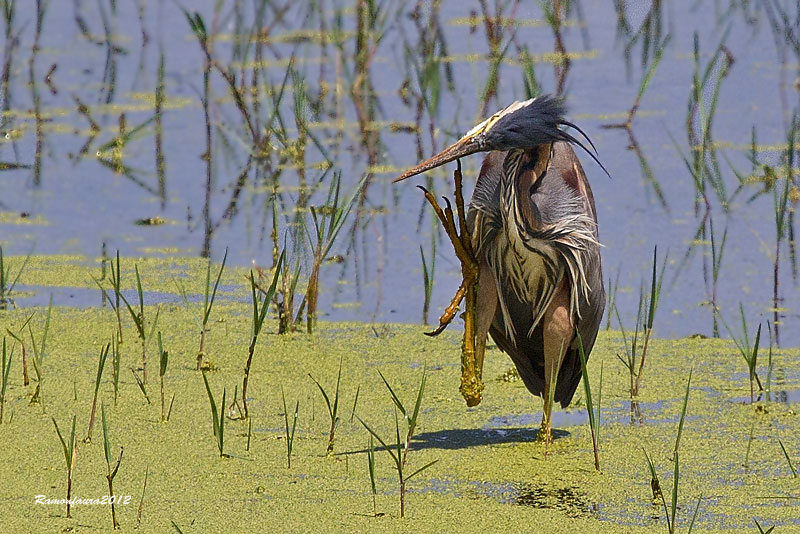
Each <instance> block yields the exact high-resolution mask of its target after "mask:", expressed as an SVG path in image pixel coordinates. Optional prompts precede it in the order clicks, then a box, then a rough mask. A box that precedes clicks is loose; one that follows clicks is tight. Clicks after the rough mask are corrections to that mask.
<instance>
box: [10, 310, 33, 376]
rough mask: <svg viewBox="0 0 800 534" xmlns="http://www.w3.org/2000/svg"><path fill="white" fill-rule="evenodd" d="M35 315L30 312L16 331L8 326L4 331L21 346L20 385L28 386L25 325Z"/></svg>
mask: <svg viewBox="0 0 800 534" xmlns="http://www.w3.org/2000/svg"><path fill="white" fill-rule="evenodd" d="M34 315H36V312H33V313H31V314H30V315H29V316H28V318H27V319H25V321H24V322H23V323H22V325H21V326H20V327H19V328H18V329H17V332H16V333H15V332H13V331H12V330H11V329H10V328H6V332H7V333H8V335H9V336H11V338H12V339H14V341H16V342H17V343H19V346H20V347H21V349H22V350H21V351H20V352H21V353H22V385H23V386H26V387H27V386H28V385H29V384H30V383H31V380H30V376H29V375H28V351H27V350H26V348H25V333H24V331H25V327H27V326H28V323H30V322H31V319H33V316H34Z"/></svg>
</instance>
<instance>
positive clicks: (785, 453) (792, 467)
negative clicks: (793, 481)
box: [778, 440, 797, 478]
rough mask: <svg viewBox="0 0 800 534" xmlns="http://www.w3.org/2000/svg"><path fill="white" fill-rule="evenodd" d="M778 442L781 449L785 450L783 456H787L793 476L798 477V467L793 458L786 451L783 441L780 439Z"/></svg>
mask: <svg viewBox="0 0 800 534" xmlns="http://www.w3.org/2000/svg"><path fill="white" fill-rule="evenodd" d="M778 443H780V445H781V450H782V451H783V456H784V457H785V458H786V463H787V464H789V470H790V471H791V472H792V477H794V478H797V469H796V468H795V466H794V464H792V459H791V458H789V453H788V452H786V447H784V446H783V441H781V440H778Z"/></svg>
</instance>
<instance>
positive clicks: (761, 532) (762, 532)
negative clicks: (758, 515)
mask: <svg viewBox="0 0 800 534" xmlns="http://www.w3.org/2000/svg"><path fill="white" fill-rule="evenodd" d="M753 523H755V524H756V528H758V532H759V534H770V533H771V532H772V531H773V530H775V525H772V526H771V527H769V528H768V529H766V530H764V527H762V526H761V525H760V524H759V522H758V520H757V519H755V518H754V519H753Z"/></svg>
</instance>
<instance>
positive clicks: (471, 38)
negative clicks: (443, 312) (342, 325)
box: [0, 0, 800, 345]
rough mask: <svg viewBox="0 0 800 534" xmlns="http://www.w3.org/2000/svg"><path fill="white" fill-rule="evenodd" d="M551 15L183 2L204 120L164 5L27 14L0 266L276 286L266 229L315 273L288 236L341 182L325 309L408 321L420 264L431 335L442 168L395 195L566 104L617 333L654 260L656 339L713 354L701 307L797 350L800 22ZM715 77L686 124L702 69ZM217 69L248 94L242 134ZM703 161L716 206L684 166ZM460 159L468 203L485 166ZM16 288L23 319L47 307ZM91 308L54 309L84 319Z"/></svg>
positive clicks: (17, 58)
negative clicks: (481, 132)
mask: <svg viewBox="0 0 800 534" xmlns="http://www.w3.org/2000/svg"><path fill="white" fill-rule="evenodd" d="M215 4H217V5H219V9H218V10H217V11H215ZM551 4H552V3H545V4H543V5H544V6H548V5H551ZM556 4H558V6H557V9H558V15H557V20H555V21H554V20H553V18H552V16H551V17H550V19H549V20H548V13H546V12H545V10H543V8H542V6H540V5H539V4H537V3H536V2H514V1H501V0H498V1H477V0H475V1H467V2H463V1H453V0H443V1H441V2H420V3H415V2H395V1H383V2H364V3H359V2H344V1H335V0H333V1H327V0H326V1H316V2H310V1H309V2H282V1H252V2H251V1H236V2H211V1H207V2H190V3H187V7H190V8H191V9H192V10H198V11H199V13H200V14H201V15H202V19H203V22H204V25H205V31H206V32H207V35H208V36H209V42H210V57H211V58H212V60H213V61H214V62H215V64H216V65H218V66H219V67H220V69H217V68H215V67H214V66H212V67H211V68H210V69H209V75H208V80H209V91H208V117H207V119H208V120H206V114H205V112H204V106H203V100H204V94H205V92H204V68H205V66H206V63H205V56H204V53H203V50H202V49H201V47H200V45H199V43H198V38H197V35H196V34H195V33H194V32H193V31H192V29H191V28H190V25H189V23H188V22H187V17H186V15H185V14H184V13H183V12H182V11H181V9H180V7H179V5H178V4H177V3H175V2H171V1H158V0H141V1H132V0H131V1H124V2H115V1H113V0H112V1H110V2H107V1H105V0H101V1H99V2H95V1H83V0H75V1H73V2H67V1H62V0H58V1H53V2H49V3H47V2H41V3H40V2H33V1H25V2H16V3H15V12H14V17H13V20H11V21H8V20H6V24H5V26H4V36H5V39H4V41H3V42H4V48H3V65H4V72H5V73H6V75H5V77H4V79H3V83H2V88H1V90H0V91H1V92H0V103H2V106H3V115H2V121H0V132H2V136H0V162H2V164H0V243H2V245H3V248H4V252H5V254H6V255H19V256H24V255H26V254H27V253H28V252H29V251H31V250H33V251H34V253H35V254H40V255H41V254H44V255H51V254H70V255H76V254H77V255H82V256H85V257H87V258H96V257H98V256H100V255H101V254H102V253H103V251H105V252H106V253H108V254H109V255H110V254H112V253H113V251H114V250H117V249H118V250H120V252H121V253H122V254H123V255H126V256H153V255H157V256H158V255H163V256H185V255H189V256H210V257H212V258H214V259H215V260H217V261H219V259H220V258H221V257H222V255H223V254H224V251H225V249H226V248H227V249H228V251H229V261H230V262H232V263H234V264H237V265H242V266H247V265H251V264H256V265H263V266H270V265H271V264H272V261H273V257H272V251H273V239H274V236H273V234H272V228H273V211H274V210H277V212H276V213H277V219H278V221H279V227H280V230H279V231H278V233H277V234H278V235H277V237H278V240H279V241H280V245H279V246H280V247H282V246H283V245H284V244H285V242H286V241H288V242H289V245H290V248H291V247H292V246H293V247H294V248H293V250H294V252H295V256H299V257H301V258H302V261H301V266H302V268H303V269H305V270H307V268H308V263H309V262H310V253H309V252H307V251H306V249H307V246H306V245H305V242H306V239H305V235H304V234H303V233H302V232H299V233H298V232H292V230H291V229H292V227H293V224H294V223H296V219H295V216H296V214H297V213H298V209H299V210H300V212H302V211H303V210H304V209H305V208H307V207H309V206H320V205H322V204H324V203H325V199H326V195H327V192H328V189H329V184H330V183H331V180H333V177H334V175H335V174H336V173H338V172H341V177H342V178H341V179H342V193H341V194H342V197H347V196H349V195H350V194H351V193H352V192H353V191H354V190H355V188H356V186H357V184H358V183H359V182H360V181H361V180H362V178H364V177H365V176H366V177H367V181H366V186H365V189H364V194H363V196H361V197H359V198H358V200H357V201H356V204H357V207H356V208H355V209H354V210H353V213H352V215H351V216H350V218H349V219H348V221H347V223H346V225H345V227H344V229H343V230H342V232H341V234H340V236H339V237H338V238H337V241H336V243H335V245H334V247H333V249H332V250H331V253H330V256H331V260H332V261H329V262H327V263H325V265H324V266H323V270H322V282H321V283H322V294H321V297H320V298H321V301H320V309H321V311H322V312H323V314H324V315H325V316H327V317H328V318H331V319H334V320H353V319H354V320H360V321H380V322H420V321H421V320H422V316H423V310H422V308H423V301H424V284H423V274H422V260H421V255H420V247H421V248H422V250H423V251H424V253H425V257H426V259H427V262H428V264H429V265H428V266H429V268H430V267H431V265H430V264H431V263H432V262H433V261H434V260H432V257H434V256H435V266H434V267H432V268H433V273H434V274H433V291H432V299H431V305H430V318H429V319H430V320H432V321H433V320H435V319H436V316H437V314H438V311H439V310H440V309H441V308H442V307H444V306H445V305H446V304H447V302H449V299H450V297H451V296H452V293H453V292H454V291H455V289H456V287H457V285H458V283H459V281H460V271H459V267H458V264H457V261H456V260H455V258H454V256H453V253H452V250H451V247H450V245H449V244H448V242H447V241H446V239H445V238H444V235H443V233H442V232H441V230H440V229H439V227H438V225H437V223H436V222H435V221H434V220H433V218H432V213H431V211H430V209H429V207H428V206H427V205H426V204H425V203H424V199H423V197H422V195H421V193H420V191H419V190H418V189H417V188H415V187H413V186H414V185H416V184H424V185H426V186H427V187H429V188H431V189H432V190H434V192H435V193H437V194H439V195H441V194H448V195H451V194H452V181H451V179H450V177H451V173H452V170H453V168H452V166H451V167H449V168H446V169H443V170H439V171H436V172H431V173H429V174H428V175H427V176H426V177H418V178H415V179H414V180H413V181H410V182H407V183H402V184H397V185H393V184H392V183H391V180H392V179H393V178H394V177H395V176H396V175H397V174H399V172H400V171H402V170H404V169H405V168H407V167H409V166H411V165H413V164H415V163H417V161H418V160H420V158H423V157H428V156H430V155H431V154H433V153H434V152H436V151H438V150H440V149H442V148H443V147H445V146H446V145H447V144H448V143H450V142H452V141H454V140H455V139H457V138H458V137H459V136H460V135H461V134H462V133H464V132H465V131H466V130H468V129H469V128H470V127H471V126H472V125H474V124H475V123H477V122H478V121H479V120H481V119H482V117H484V116H486V115H488V114H490V113H493V112H494V111H496V110H498V109H500V108H502V107H504V106H505V105H507V104H509V103H511V102H512V101H514V100H521V99H524V98H527V97H528V95H529V94H538V93H553V94H562V95H563V96H565V97H566V102H567V105H568V108H569V119H570V120H572V121H573V122H575V123H576V124H578V125H579V126H580V127H581V128H582V129H583V130H584V131H585V132H586V133H587V134H588V135H589V136H590V137H591V139H592V141H593V142H594V144H595V146H596V147H597V150H598V154H599V158H600V160H601V161H602V162H603V164H604V165H605V167H606V168H607V169H608V171H609V173H610V174H611V179H609V178H608V177H606V176H605V174H604V173H603V172H602V170H601V169H600V168H599V167H598V166H597V165H596V164H595V163H593V162H592V161H591V159H590V158H589V157H588V156H587V155H586V154H583V155H581V158H582V160H583V162H584V167H585V169H586V172H587V174H588V177H589V180H590V182H591V184H592V187H593V189H594V196H595V199H596V201H597V209H598V217H599V221H600V236H601V241H602V243H603V245H604V246H605V248H604V249H603V262H604V270H605V277H606V278H607V279H609V280H610V283H609V284H607V285H609V286H614V285H615V280H617V279H618V281H619V282H618V288H619V289H618V291H617V292H616V304H617V307H618V309H619V311H620V316H621V318H622V320H623V323H625V325H626V326H628V327H630V326H632V324H633V321H634V318H635V314H636V307H637V303H638V295H639V287H640V284H641V283H642V282H643V281H644V280H646V279H648V277H649V272H650V266H651V262H652V254H653V247H654V246H656V245H657V246H658V247H659V252H660V258H663V257H664V256H665V255H667V253H668V258H669V259H668V264H667V267H666V274H665V279H664V280H665V282H664V290H663V296H662V304H661V309H660V311H659V316H658V318H657V323H656V332H657V335H659V336H666V337H679V336H688V335H692V334H703V335H707V336H711V335H713V333H714V329H713V320H712V317H713V313H712V306H711V304H710V303H711V301H712V300H713V301H715V302H716V305H717V306H718V308H719V310H720V312H721V314H722V316H723V317H724V318H727V321H728V323H733V322H734V319H735V318H736V317H737V314H738V308H739V304H740V303H741V304H743V306H744V309H745V313H746V315H747V318H748V321H750V322H751V323H752V324H754V323H755V321H760V320H763V319H774V313H775V311H774V308H775V307H776V304H777V308H778V309H779V312H778V313H779V315H780V317H779V320H780V322H782V323H784V324H785V325H786V327H783V328H782V331H781V343H782V344H785V345H797V344H798V343H800V334H798V332H800V329H798V328H796V326H797V321H798V309H797V306H796V302H797V297H798V286H797V282H796V268H795V267H794V259H793V245H792V243H793V235H794V233H793V231H794V227H795V226H796V224H795V221H794V217H793V216H792V217H789V228H788V229H785V230H784V232H783V235H782V236H781V237H780V239H778V236H777V233H776V222H775V221H776V210H777V208H776V207H775V206H776V200H775V199H776V198H778V200H780V196H781V191H783V188H784V186H786V187H787V188H788V193H789V194H788V202H787V203H786V206H785V207H784V211H785V212H786V213H788V212H789V211H791V210H793V209H794V208H795V207H796V205H797V199H798V194H797V188H796V185H794V184H796V176H795V174H794V169H793V170H792V172H789V173H786V172H785V170H784V165H785V161H786V157H785V153H786V152H787V150H788V144H787V138H788V136H789V132H790V129H791V124H792V114H793V113H794V112H795V111H796V110H797V105H798V75H799V74H798V73H799V72H800V67H798V62H799V61H800V49H798V45H797V39H798V37H797V36H798V33H799V32H798V27H799V26H798V18H797V17H798V11H797V5H796V3H793V2H791V1H782V0H770V1H767V2H749V1H733V0H730V1H729V0H714V1H712V0H707V1H705V0H704V1H689V0H681V1H670V2H661V1H658V0H654V1H642V2H638V1H636V2H632V1H631V2H626V1H619V2H610V1H600V0H583V1H571V2H556ZM4 5H7V3H4ZM37 5H38V6H39V7H45V8H46V9H42V10H41V12H40V14H41V17H37ZM551 15H552V14H551ZM358 17H363V18H362V21H365V22H362V23H358V22H357V19H358ZM695 36H696V44H697V52H698V53H697V55H695ZM662 49H663V56H662V57H661V61H660V63H659V64H658V65H657V66H656V67H655V68H654V69H653V75H652V79H651V82H650V84H649V86H648V87H647V89H646V91H645V92H644V93H643V96H642V98H641V101H640V105H639V107H638V112H637V114H636V115H635V117H634V119H633V121H632V123H631V127H630V128H629V129H625V128H613V129H608V128H604V125H608V124H612V123H622V122H624V121H625V119H626V117H627V113H628V110H629V109H630V108H631V106H632V105H633V103H634V101H635V99H636V96H637V93H638V92H639V86H640V81H641V80H642V78H643V76H644V75H645V73H647V72H649V71H650V69H651V67H652V66H653V64H654V62H655V61H656V57H657V56H658V55H659V51H660V50H662ZM565 58H568V61H566V62H565V61H564V60H565ZM162 59H163V71H160V68H159V66H160V63H161V61H162ZM709 64H711V65H712V66H711V68H710V69H709V76H708V77H707V80H706V82H707V83H705V84H704V85H703V86H702V87H701V88H700V90H699V94H700V95H701V99H700V105H699V106H698V105H695V106H694V107H693V108H692V107H691V106H690V100H691V97H692V94H693V86H692V79H693V72H694V71H695V70H699V72H700V74H703V73H704V71H705V69H706V67H707V66H708V65H709ZM223 71H225V72H228V73H231V74H233V75H234V76H235V82H234V83H235V84H237V85H238V86H240V87H242V88H244V89H246V90H243V94H245V95H246V107H247V109H248V110H249V118H246V117H245V116H244V115H243V113H241V110H240V108H239V107H238V105H237V103H236V102H235V100H234V98H232V96H231V95H232V93H231V91H230V90H229V87H228V84H227V82H226V80H225V78H224V77H223V75H222V74H221V72H223ZM160 72H161V74H160ZM526 80H527V84H526ZM162 85H163V93H161V95H160V96H159V95H158V94H157V93H158V90H159V87H160V86H162ZM157 108H160V110H159V109H157ZM706 116H712V117H713V121H710V125H711V126H710V128H709V135H708V136H707V137H704V135H703V134H702V132H701V129H702V125H703V124H704V119H705V117H706ZM689 117H694V119H690V118H689ZM248 120H249V121H251V122H250V125H252V126H253V131H255V134H254V133H253V131H251V130H250V129H249V126H248ZM207 124H208V127H209V130H208V132H207V130H206V125H207ZM207 133H208V136H210V139H211V150H210V152H208V153H207V149H206V143H207ZM256 138H257V139H258V140H259V141H260V142H261V144H260V145H259V147H258V148H253V144H254V139H256ZM698 139H700V140H701V142H702V140H705V141H706V143H705V144H706V145H707V146H706V150H705V153H704V156H703V158H704V162H706V163H704V166H705V167H707V168H708V170H707V173H706V174H707V176H706V177H705V178H702V180H701V182H702V183H703V184H704V185H703V188H705V190H706V194H705V196H704V195H703V194H701V188H700V187H699V186H698V185H697V184H696V182H695V177H694V176H693V174H692V172H691V169H690V167H691V165H687V163H686V162H685V161H684V158H687V159H688V160H690V161H691V160H692V158H693V157H694V155H695V154H696V153H697V152H698V149H697V146H696V145H697V140H698ZM754 140H755V147H753V146H752V145H753V141H754ZM754 158H755V159H756V160H757V163H754V162H753V159H754ZM463 163H464V166H465V176H466V183H467V186H466V187H467V194H469V193H470V191H471V188H472V186H473V184H474V177H475V174H476V171H477V168H478V166H479V164H480V159H479V157H478V156H472V157H470V158H468V159H466V160H465V161H464V162H463ZM787 175H789V176H790V178H789V179H790V180H791V184H787V183H786V180H787V178H786V176H787ZM142 223H144V224H142ZM147 223H163V224H147ZM712 234H713V235H714V248H715V250H714V251H713V254H712V245H711V243H712V239H711V235H712ZM723 235H725V236H726V238H725V239H724V243H723V237H722V236H723ZM777 241H781V243H782V244H781V245H779V247H780V250H779V252H778V253H779V260H778V262H777V263H778V267H779V274H778V276H777V280H778V281H777V283H776V281H775V276H774V270H775V267H774V265H775V255H776V244H777ZM720 257H721V260H719V258H720ZM659 261H661V260H659ZM715 274H716V277H715V276H714V275H715ZM714 278H716V279H717V282H716V283H715V282H714ZM776 285H777V286H778V287H777V289H775V286H776ZM714 286H716V289H715V287H714ZM25 289H26V291H27V292H28V293H27V294H28V296H29V298H20V299H17V305H20V306H26V305H33V304H36V303H43V302H45V301H46V298H47V295H48V294H49V292H50V291H51V289H46V288H37V287H35V286H31V287H26V288H25ZM610 292H611V291H610ZM31 293H32V294H33V295H32V296H31ZM84 293H85V294H84ZM84 293H81V292H80V291H77V290H76V291H75V292H71V293H70V292H66V293H64V292H58V291H56V293H55V294H56V300H57V301H60V302H57V303H62V304H74V305H78V306H84V305H94V304H96V303H97V297H96V295H95V294H93V293H91V292H89V291H86V292H84ZM776 294H777V301H776V299H775V295H776ZM68 295H72V296H73V298H71V299H70V298H69V297H68ZM76 295H77V297H76ZM612 324H613V325H616V318H613V323H612ZM720 328H721V327H720ZM720 333H721V334H723V335H725V331H724V330H722V331H721V332H720Z"/></svg>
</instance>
